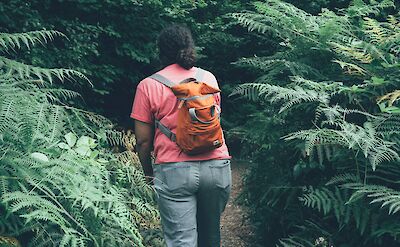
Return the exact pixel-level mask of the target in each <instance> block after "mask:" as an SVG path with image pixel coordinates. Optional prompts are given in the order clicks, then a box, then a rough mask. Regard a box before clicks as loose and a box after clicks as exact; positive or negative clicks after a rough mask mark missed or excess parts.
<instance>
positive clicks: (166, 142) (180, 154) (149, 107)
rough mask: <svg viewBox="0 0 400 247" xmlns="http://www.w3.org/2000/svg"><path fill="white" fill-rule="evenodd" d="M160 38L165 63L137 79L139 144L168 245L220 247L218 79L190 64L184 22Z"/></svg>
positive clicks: (223, 193) (225, 161)
mask: <svg viewBox="0 0 400 247" xmlns="http://www.w3.org/2000/svg"><path fill="white" fill-rule="evenodd" d="M157 44H158V48H159V57H160V60H161V62H162V64H163V66H164V68H163V69H162V70H160V71H158V72H157V73H155V74H154V75H152V76H150V77H147V78H145V79H143V80H142V81H141V82H140V83H139V85H138V86H137V90H136V95H135V98H134V102H133V106H132V112H131V115H130V116H131V118H133V119H134V120H135V135H136V149H137V151H138V154H139V158H140V162H141V164H142V167H143V170H144V174H145V175H146V177H147V179H148V182H151V183H152V182H154V187H155V190H156V195H157V202H158V207H159V211H160V215H161V224H162V228H163V233H164V238H165V242H166V244H167V246H168V247H196V246H198V247H217V246H220V245H221V237H220V217H221V213H222V212H223V210H224V209H225V206H226V203H227V201H228V198H229V194H230V190H231V182H232V178H231V167H230V158H231V157H230V155H229V152H228V148H227V146H226V144H225V142H224V138H223V134H222V130H221V129H220V125H219V114H220V107H219V106H220V101H221V96H220V93H219V89H218V88H219V87H218V83H217V80H216V78H215V76H214V75H213V74H212V73H210V72H209V71H206V70H204V69H201V68H198V67H194V65H195V60H196V54H195V46H194V41H193V38H192V34H191V32H190V30H189V29H188V28H187V27H186V26H183V25H178V24H173V25H171V26H169V27H167V28H165V29H163V30H162V31H161V33H160V34H159V37H158V40H157ZM188 78H189V79H188ZM190 78H192V79H190ZM187 93H195V95H194V96H193V95H190V94H189V95H187ZM196 93H197V94H196ZM213 102H215V103H213ZM193 104H195V105H196V104H198V105H203V106H204V107H197V108H196V107H191V106H190V105H193ZM208 118H209V119H208ZM208 130H210V131H208ZM153 148H154V155H155V162H154V164H152V158H151V151H152V150H153ZM153 176H154V180H152V179H151V178H153Z"/></svg>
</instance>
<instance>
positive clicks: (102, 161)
mask: <svg viewBox="0 0 400 247" xmlns="http://www.w3.org/2000/svg"><path fill="white" fill-rule="evenodd" d="M97 162H99V163H108V160H106V159H103V158H100V159H98V160H97Z"/></svg>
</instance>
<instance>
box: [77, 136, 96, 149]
mask: <svg viewBox="0 0 400 247" xmlns="http://www.w3.org/2000/svg"><path fill="white" fill-rule="evenodd" d="M76 146H77V147H80V146H87V147H89V148H95V147H96V146H97V143H96V140H95V139H93V138H90V137H88V136H81V137H80V138H79V140H78V142H77V143H76Z"/></svg>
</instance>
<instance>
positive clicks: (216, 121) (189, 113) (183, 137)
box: [150, 68, 223, 155]
mask: <svg viewBox="0 0 400 247" xmlns="http://www.w3.org/2000/svg"><path fill="white" fill-rule="evenodd" d="M203 74H204V70H202V69H200V68H199V69H198V72H197V74H196V76H195V77H196V78H188V79H185V80H183V81H182V82H180V83H178V84H175V83H173V82H171V81H170V80H168V79H167V78H165V77H164V76H162V75H160V74H154V75H152V76H150V78H152V79H154V80H156V81H158V82H160V83H162V84H164V85H165V86H167V87H169V88H170V89H171V90H172V91H173V92H174V94H175V96H176V97H177V99H178V100H179V101H180V102H179V106H178V108H179V111H178V119H177V121H178V122H177V129H176V134H175V133H173V132H172V131H171V130H170V129H169V128H168V127H167V126H165V125H163V124H162V123H161V122H160V121H161V120H158V119H156V120H155V126H156V128H158V129H159V130H160V131H161V132H162V133H163V134H165V135H166V136H167V137H168V138H169V139H170V140H171V141H173V142H176V144H177V145H178V146H179V147H180V148H181V149H182V151H183V152H185V153H187V154H190V155H195V154H200V153H204V152H207V151H210V150H213V149H216V148H218V147H221V146H222V144H223V138H222V129H221V124H220V113H221V110H220V107H219V105H218V104H217V102H216V101H215V97H214V94H215V93H218V92H220V90H219V89H216V88H213V87H211V86H209V85H207V84H206V83H204V82H201V77H202V75H203Z"/></svg>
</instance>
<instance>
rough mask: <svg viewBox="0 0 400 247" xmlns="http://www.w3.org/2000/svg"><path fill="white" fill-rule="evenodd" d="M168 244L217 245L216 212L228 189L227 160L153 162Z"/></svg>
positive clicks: (177, 246) (172, 246)
mask: <svg viewBox="0 0 400 247" xmlns="http://www.w3.org/2000/svg"><path fill="white" fill-rule="evenodd" d="M153 169H154V176H155V180H154V185H155V188H156V192H157V198H158V199H157V200H158V207H159V210H160V214H161V224H162V227H163V231H164V238H165V241H166V243H167V246H168V247H196V246H197V247H218V246H220V242H221V236H220V216H221V213H222V212H223V211H224V209H225V205H226V203H227V202H228V198H229V194H230V191H231V183H232V178H231V167H230V160H207V161H194V162H193V161H191V162H177V163H165V164H160V165H154V166H153Z"/></svg>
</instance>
